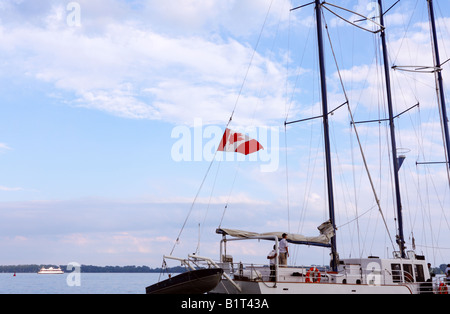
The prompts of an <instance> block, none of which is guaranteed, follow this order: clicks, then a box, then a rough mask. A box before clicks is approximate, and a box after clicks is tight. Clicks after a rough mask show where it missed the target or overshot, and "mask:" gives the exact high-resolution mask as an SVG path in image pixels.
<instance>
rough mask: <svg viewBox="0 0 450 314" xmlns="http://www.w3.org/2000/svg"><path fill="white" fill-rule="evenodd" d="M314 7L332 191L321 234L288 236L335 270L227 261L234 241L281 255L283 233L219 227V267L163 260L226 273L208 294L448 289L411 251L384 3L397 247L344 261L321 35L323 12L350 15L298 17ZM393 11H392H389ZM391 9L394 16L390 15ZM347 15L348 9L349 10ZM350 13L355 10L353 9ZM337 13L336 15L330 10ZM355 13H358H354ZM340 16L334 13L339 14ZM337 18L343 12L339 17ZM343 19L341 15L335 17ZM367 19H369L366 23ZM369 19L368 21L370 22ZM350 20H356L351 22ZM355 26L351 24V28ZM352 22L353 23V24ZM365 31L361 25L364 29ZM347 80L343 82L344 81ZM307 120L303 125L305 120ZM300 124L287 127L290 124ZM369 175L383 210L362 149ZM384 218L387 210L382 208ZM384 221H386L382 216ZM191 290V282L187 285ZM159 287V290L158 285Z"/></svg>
mask: <svg viewBox="0 0 450 314" xmlns="http://www.w3.org/2000/svg"><path fill="white" fill-rule="evenodd" d="M427 2H428V8H429V12H430V20H431V26H432V33H433V35H434V36H433V50H434V52H435V62H436V64H435V66H434V67H433V69H435V71H434V72H433V73H436V76H437V80H436V81H437V85H438V89H439V90H440V105H441V108H440V112H441V113H442V121H443V122H444V123H443V125H444V128H443V133H444V134H445V144H444V145H445V149H446V157H447V158H446V161H445V162H443V163H445V164H447V168H448V166H449V163H448V160H449V159H448V158H449V157H450V136H449V130H448V117H447V113H446V104H445V95H444V87H443V84H442V80H443V79H442V73H441V72H442V69H441V62H440V59H439V46H438V42H437V36H436V25H435V21H434V20H435V17H434V8H433V0H427ZM311 5H314V10H315V22H316V31H317V32H316V33H317V42H318V56H319V58H318V61H319V69H320V91H321V104H322V112H323V114H322V115H321V116H320V117H318V118H319V119H322V121H323V141H324V142H323V143H324V148H325V166H326V167H325V168H326V169H325V172H326V191H327V204H328V220H327V221H325V222H324V223H323V224H321V225H320V226H319V227H318V232H319V234H318V235H315V236H310V237H307V236H303V235H299V234H287V237H286V241H287V242H288V243H289V244H290V245H292V246H294V245H306V246H308V247H321V248H325V249H329V250H330V266H329V267H326V268H325V267H317V266H311V267H303V266H302V267H296V266H289V267H287V266H285V265H280V262H279V260H278V259H276V261H275V265H273V267H270V268H269V267H267V266H255V265H256V264H246V265H244V264H243V263H234V260H233V257H232V256H230V255H228V250H227V246H228V245H230V243H240V241H248V240H250V241H254V240H258V241H271V242H273V243H274V249H275V250H276V252H277V253H280V241H281V240H282V239H283V234H284V232H267V233H258V232H250V231H243V230H236V229H226V228H222V227H220V228H218V229H217V230H216V233H217V234H218V235H220V236H221V237H222V240H221V241H220V261H219V262H216V261H214V260H213V259H211V258H208V257H202V256H198V255H194V254H193V255H189V256H188V258H186V259H182V258H176V257H173V256H172V255H169V256H165V257H164V259H165V260H167V259H172V260H177V261H181V263H182V264H184V265H191V264H195V265H196V266H198V265H200V263H203V265H204V266H203V267H204V268H206V269H213V270H220V274H221V276H220V280H218V281H217V283H214V286H215V287H213V288H211V289H210V290H209V291H204V292H205V293H209V294H253V295H255V294H429V293H445V291H447V290H448V288H447V286H446V284H445V283H444V282H436V281H435V282H433V278H432V275H431V273H430V270H429V266H428V262H427V260H426V257H425V256H424V255H422V254H417V253H416V252H415V251H414V250H408V249H407V247H406V241H405V234H404V226H403V225H404V221H403V203H402V195H401V189H400V176H399V173H400V168H401V164H402V161H403V159H404V157H403V156H398V152H399V149H398V147H397V142H396V130H395V119H396V118H397V117H398V116H396V115H395V113H394V107H393V102H394V100H393V97H392V90H391V77H390V71H391V68H390V66H389V58H388V52H387V40H386V31H387V30H386V27H385V23H384V15H385V13H386V12H387V11H386V12H385V11H384V10H383V0H378V5H379V12H380V14H379V15H380V16H379V22H377V21H375V20H372V21H371V22H373V23H374V24H375V25H376V26H377V27H376V30H375V31H374V33H377V34H378V33H379V34H380V36H381V44H382V50H383V51H382V52H383V63H384V64H383V66H384V78H385V85H386V86H385V87H386V91H385V93H386V94H385V95H386V101H387V106H388V115H389V117H388V119H386V121H388V122H389V130H390V147H391V152H392V156H391V158H392V159H391V163H392V167H393V171H392V173H393V181H394V191H393V194H394V195H395V208H396V217H397V218H396V221H397V226H396V228H397V235H396V244H397V246H398V249H397V250H395V251H394V252H393V256H392V258H380V257H377V256H369V257H367V258H362V257H358V258H342V259H341V258H340V254H339V250H338V246H337V237H338V236H339V231H338V229H337V224H336V217H335V216H336V215H335V194H334V181H333V165H332V157H331V156H332V149H331V143H330V129H329V117H330V115H331V113H333V112H334V111H330V109H329V104H328V91H327V76H326V63H325V49H324V33H323V27H324V26H323V9H324V8H326V9H327V10H329V8H330V7H335V8H339V9H341V10H346V9H343V8H340V7H338V6H335V5H332V4H330V3H327V2H323V1H321V0H314V1H312V2H311V3H309V4H306V5H302V6H299V7H297V8H294V9H292V11H295V10H298V9H301V8H305V7H308V6H311ZM389 10H390V9H389ZM389 10H388V11H389ZM346 11H349V10H346ZM349 12H351V11H349ZM332 13H333V12H332ZM352 13H355V12H352ZM334 14H335V13H334ZM335 15H337V14H335ZM337 16H338V15H337ZM363 18H364V17H363ZM366 19H367V18H366ZM347 22H350V21H347ZM350 23H352V22H350ZM352 24H353V23H352ZM358 27H359V26H358ZM341 82H342V80H341ZM345 106H347V107H348V108H349V112H350V117H351V124H352V127H353V128H354V131H355V134H356V136H357V137H358V141H359V136H358V130H357V127H356V125H357V122H356V121H355V120H354V118H353V115H352V111H351V109H350V105H349V100H348V98H347V100H346V102H345V103H344V104H343V105H342V106H341V107H345ZM308 120H311V119H308ZM301 121H305V120H301ZM301 121H294V122H286V125H289V124H294V123H298V122H301ZM360 148H361V153H362V158H363V160H364V164H365V169H366V170H367V174H368V176H369V181H370V184H371V187H372V189H373V192H374V197H375V199H376V203H377V206H378V207H380V206H381V205H380V200H379V198H378V195H377V193H376V191H375V190H376V189H375V187H374V183H373V180H372V178H371V175H370V171H369V167H368V165H367V162H366V160H365V155H364V152H363V149H362V146H361V145H360ZM380 212H381V213H382V211H381V208H380ZM383 219H384V217H383ZM200 268H201V267H191V272H192V273H195V272H198V269H200ZM185 284H186V285H188V286H189V285H190V282H185ZM153 288H157V285H154V286H153Z"/></svg>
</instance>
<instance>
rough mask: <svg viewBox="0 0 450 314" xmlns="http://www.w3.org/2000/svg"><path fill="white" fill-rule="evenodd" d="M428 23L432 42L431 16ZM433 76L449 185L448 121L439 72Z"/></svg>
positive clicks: (434, 55) (433, 47)
mask: <svg viewBox="0 0 450 314" xmlns="http://www.w3.org/2000/svg"><path fill="white" fill-rule="evenodd" d="M429 14H430V16H431V14H432V12H431V11H430V12H429ZM429 25H430V36H431V42H432V43H433V42H434V37H433V33H432V22H431V17H430V19H429ZM431 46H432V50H433V60H434V64H437V57H436V55H437V53H436V49H435V45H431ZM437 65H438V66H440V65H439V64H437ZM434 78H435V82H436V84H435V85H436V87H435V88H436V95H437V102H438V107H439V117H440V119H439V120H440V123H441V133H442V142H443V143H442V144H443V147H444V156H445V161H446V165H447V179H448V183H449V186H450V164H449V159H450V156H448V153H447V150H446V149H445V148H446V147H447V143H446V139H445V126H444V124H445V123H448V122H447V121H444V120H445V119H444V113H443V110H442V101H443V100H441V97H440V93H439V92H440V89H439V82H438V81H439V73H438V72H436V73H435V74H434Z"/></svg>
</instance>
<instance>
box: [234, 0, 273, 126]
mask: <svg viewBox="0 0 450 314" xmlns="http://www.w3.org/2000/svg"><path fill="white" fill-rule="evenodd" d="M273 2H274V0H272V1H271V2H270V6H269V9H268V10H267V14H266V17H265V19H264V23H263V26H262V28H261V32H260V33H259V36H258V40H257V41H256V45H255V49H254V50H253V54H252V57H251V59H250V63H249V65H248V68H247V72H246V73H245V77H244V81H243V82H242V85H241V89H240V90H239V94H238V97H237V99H236V103H235V105H234V109H233V112H232V114H231V118H230V121H229V122H228V125H229V124H230V123H231V121H232V120H233V118H234V114H235V112H236V109H237V106H238V104H239V100H240V98H241V95H242V92H243V90H244V86H245V83H246V82H247V78H248V75H249V74H250V69H251V67H252V65H253V60H254V59H255V56H256V51H257V50H258V47H259V44H260V42H261V38H262V34H263V32H264V28H265V27H266V24H267V21H268V19H269V14H270V11H271V9H272V5H273Z"/></svg>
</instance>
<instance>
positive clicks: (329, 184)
mask: <svg viewBox="0 0 450 314" xmlns="http://www.w3.org/2000/svg"><path fill="white" fill-rule="evenodd" d="M315 3H316V23H317V40H318V43H319V66H320V83H321V90H322V108H323V124H324V138H325V159H326V168H327V187H328V206H329V214H330V220H331V223H332V225H333V228H334V230H336V220H335V214H334V194H333V173H332V166H331V145H330V128H329V123H328V93H327V80H326V71H325V57H324V56H325V51H324V47H323V33H322V5H321V3H320V0H315ZM331 255H332V263H331V266H332V269H333V271H337V267H338V265H337V262H338V253H337V247H336V236H334V237H333V238H332V239H331Z"/></svg>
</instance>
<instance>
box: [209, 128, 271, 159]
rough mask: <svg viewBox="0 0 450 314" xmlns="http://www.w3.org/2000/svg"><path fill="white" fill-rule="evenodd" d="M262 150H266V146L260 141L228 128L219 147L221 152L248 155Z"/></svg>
mask: <svg viewBox="0 0 450 314" xmlns="http://www.w3.org/2000/svg"><path fill="white" fill-rule="evenodd" d="M260 150H264V147H262V145H261V144H260V143H259V142H258V141H256V140H254V139H251V138H250V137H248V136H247V135H245V134H241V133H237V132H235V131H232V130H230V129H226V131H225V134H224V135H223V138H222V142H220V145H219V149H218V151H219V152H228V153H240V154H244V155H246V156H247V155H250V154H253V153H256V152H258V151H260Z"/></svg>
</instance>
